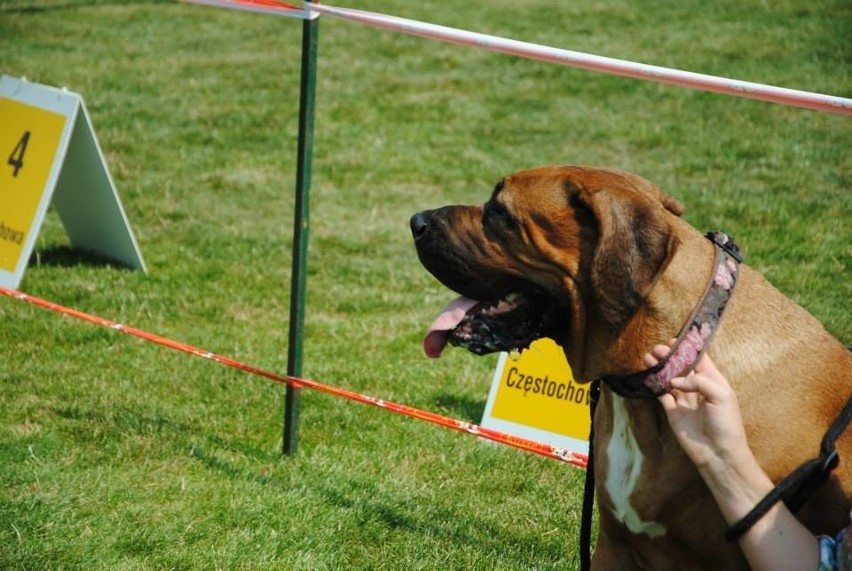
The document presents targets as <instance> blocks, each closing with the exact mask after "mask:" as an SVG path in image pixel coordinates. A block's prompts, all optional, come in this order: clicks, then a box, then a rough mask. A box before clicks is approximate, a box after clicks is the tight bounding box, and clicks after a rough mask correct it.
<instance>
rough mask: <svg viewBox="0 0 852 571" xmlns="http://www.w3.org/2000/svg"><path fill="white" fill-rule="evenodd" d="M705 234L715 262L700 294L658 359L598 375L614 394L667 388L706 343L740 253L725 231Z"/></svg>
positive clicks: (649, 393)
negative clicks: (618, 372)
mask: <svg viewBox="0 0 852 571" xmlns="http://www.w3.org/2000/svg"><path fill="white" fill-rule="evenodd" d="M706 237H707V239H708V240H710V241H711V242H713V245H714V246H715V252H716V263H715V267H714V270H713V275H712V276H710V280H709V282H708V284H707V288H706V289H705V290H704V295H703V296H701V300H700V301H699V302H698V305H697V306H696V308H695V309H694V310H693V311H692V315H691V316H690V318H689V319H688V320H687V322H686V325H685V326H684V327H683V329H682V330H681V332H680V335H678V338H677V341H675V343H674V345H673V346H672V350H671V352H670V353H669V354H668V356H666V357H665V358H664V359H663V360H662V361H660V362H659V363H657V364H656V365H654V366H653V367H650V368H648V369H645V370H644V371H639V372H637V373H631V374H629V375H604V376H602V377H600V378H599V379H598V380H599V381H601V382H603V383H604V384H605V385H606V386H607V387H608V388H609V389H610V390H611V391H613V392H614V393H616V394H617V395H620V396H622V397H625V398H655V397H657V396H659V395H661V394H664V393H667V392H669V390H670V382H671V380H672V379H673V378H674V377H681V376H684V375H687V374H689V372H690V371H692V369H693V368H694V367H695V364H696V363H697V362H698V360H699V359H700V358H701V355H703V354H704V351H706V350H707V347H709V346H710V341H711V339H712V338H713V334H714V333H716V329H718V327H719V322H720V321H721V319H722V314H723V313H724V311H725V307H726V306H727V304H728V300H730V299H731V295H732V294H733V293H734V286H735V285H736V283H737V278H738V275H739V264H740V262H742V255H741V254H740V250H739V248H738V247H737V245H736V244H734V241H733V239H732V238H730V237H729V236H727V235H726V234H723V233H722V232H719V231H716V232H708V233H707V234H706Z"/></svg>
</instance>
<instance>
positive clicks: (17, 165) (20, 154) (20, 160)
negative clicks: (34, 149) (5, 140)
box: [8, 131, 30, 176]
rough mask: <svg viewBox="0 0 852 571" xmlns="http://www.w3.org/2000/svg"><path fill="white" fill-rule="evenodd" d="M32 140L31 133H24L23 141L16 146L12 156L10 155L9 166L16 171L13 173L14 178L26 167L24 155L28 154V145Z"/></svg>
mask: <svg viewBox="0 0 852 571" xmlns="http://www.w3.org/2000/svg"><path fill="white" fill-rule="evenodd" d="M29 140H30V132H29V131H24V134H23V136H22V137H21V140H20V141H18V144H17V145H15V149H14V150H13V151H12V154H11V155H9V161H8V162H9V164H10V165H12V167H13V168H14V169H15V170H13V171H12V176H18V171H19V170H21V168H23V166H24V153H26V152H27V143H28V142H29Z"/></svg>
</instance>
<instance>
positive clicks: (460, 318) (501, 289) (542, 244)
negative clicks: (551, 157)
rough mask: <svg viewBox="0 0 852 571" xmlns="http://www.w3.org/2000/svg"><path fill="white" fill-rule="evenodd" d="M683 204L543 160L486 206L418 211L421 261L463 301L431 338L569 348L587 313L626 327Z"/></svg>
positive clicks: (474, 344) (615, 175)
mask: <svg viewBox="0 0 852 571" xmlns="http://www.w3.org/2000/svg"><path fill="white" fill-rule="evenodd" d="M682 211H683V207H682V206H681V205H680V203H678V202H677V201H676V200H675V199H673V198H671V197H669V196H666V195H665V194H663V193H662V192H661V191H660V190H659V189H658V188H657V187H656V186H655V185H653V184H651V183H650V182H648V181H646V180H645V179H643V178H641V177H639V176H636V175H633V174H630V173H627V172H622V171H617V170H609V169H596V168H588V167H573V166H571V167H542V168H538V169H533V170H528V171H523V172H519V173H516V174H513V175H510V176H507V177H505V178H503V179H502V180H501V181H500V182H498V183H497V185H496V187H495V188H494V191H493V192H492V194H491V198H490V199H489V200H488V201H487V202H485V203H484V204H482V205H479V206H444V207H442V208H438V209H435V210H425V211H423V212H419V213H417V214H415V215H414V216H413V217H412V218H411V231H412V234H413V235H414V240H415V244H416V247H417V254H418V256H419V258H420V261H421V262H422V263H423V265H424V266H425V267H426V269H427V270H429V272H430V273H432V275H434V276H435V277H436V278H437V279H438V280H439V281H441V283H443V284H444V285H446V286H447V287H448V288H450V289H452V290H454V291H455V292H457V293H458V294H460V295H461V296H462V297H461V298H459V299H458V300H456V301H455V302H453V303H452V304H450V305H449V306H448V307H447V309H446V310H445V312H444V313H442V314H441V316H440V317H439V318H438V319H437V320H436V321H435V323H434V324H433V326H432V328H431V329H430V331H429V333H428V334H427V336H426V339H425V340H424V349H425V351H426V353H427V354H428V355H429V356H432V357H437V356H439V355H440V353H441V351H442V350H443V348H444V346H445V345H446V343H447V342H448V341H449V342H450V343H452V344H454V345H459V346H463V347H467V348H468V349H470V350H471V351H473V352H475V353H477V354H485V353H490V352H493V351H503V350H510V349H515V348H517V349H521V348H524V347H526V346H528V345H529V343H531V342H532V341H534V340H535V339H537V338H539V337H545V336H546V337H551V338H553V339H554V340H556V341H557V342H558V343H560V344H561V345H562V346H563V347H567V346H568V344H569V343H570V341H571V339H572V337H577V336H580V335H582V333H583V329H584V327H585V326H586V324H587V323H588V321H589V320H596V321H597V322H600V323H604V324H607V325H608V326H611V327H618V326H619V325H620V324H623V323H624V322H625V320H626V319H628V318H629V317H630V316H631V315H632V314H633V313H634V312H635V311H636V310H637V308H638V307H639V306H640V305H641V304H642V302H643V300H644V299H645V296H646V295H647V294H648V292H649V291H650V288H651V285H652V284H653V282H654V279H655V277H656V276H657V275H658V274H659V272H660V271H661V270H662V269H663V267H664V266H665V263H666V260H667V259H668V257H669V252H670V249H671V247H672V244H671V241H672V238H671V236H672V232H671V230H670V219H671V216H672V215H677V216H679V215H680V214H681V213H682Z"/></svg>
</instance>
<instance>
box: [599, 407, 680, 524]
mask: <svg viewBox="0 0 852 571" xmlns="http://www.w3.org/2000/svg"><path fill="white" fill-rule="evenodd" d="M606 459H607V472H606V480H605V482H604V486H605V487H606V491H607V494H609V497H610V500H611V501H612V506H613V512H614V513H613V515H614V516H615V517H616V518H618V519H619V520H620V521H621V522H622V523H624V525H626V526H627V528H628V529H629V530H630V531H631V532H633V533H645V534H647V535H648V536H649V537H652V538H654V537H661V536H663V535H665V533H666V528H665V527H664V526H663V525H662V524H660V523H657V522H654V521H643V520H642V518H641V517H640V515H639V513H638V512H637V511H636V509H635V508H634V507H633V505H631V503H630V497H631V496H632V495H633V492H634V490H635V489H636V484H637V482H638V481H639V476H640V474H641V473H642V463H643V462H644V457H643V455H642V451H641V450H640V448H639V445H638V443H637V442H636V437H635V436H634V435H633V432H632V431H631V430H630V422H629V418H628V414H627V409H626V408H625V406H624V400H623V399H622V398H621V397H619V396H616V395H612V436H611V437H610V439H609V443H608V444H607V447H606Z"/></svg>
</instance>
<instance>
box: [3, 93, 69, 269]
mask: <svg viewBox="0 0 852 571" xmlns="http://www.w3.org/2000/svg"><path fill="white" fill-rule="evenodd" d="M0 117H2V118H3V128H2V129H0V158H2V159H3V164H2V165H0V268H2V269H4V270H6V271H9V272H14V271H15V268H16V266H17V264H18V260H19V259H20V257H21V252H22V251H23V249H24V245H25V244H26V239H27V237H28V236H29V234H30V232H31V231H32V230H33V226H34V225H35V223H36V213H37V211H38V207H39V203H40V202H41V198H42V194H43V192H44V188H45V185H46V184H47V178H48V175H49V174H50V171H51V167H52V166H53V161H54V157H55V156H56V150H57V149H58V148H59V142H60V140H61V138H62V131H63V129H64V128H65V120H66V118H65V116H63V115H59V114H57V113H52V112H50V111H45V110H44V109H40V108H38V107H33V106H32V105H27V104H26V103H20V102H18V101H13V100H11V99H8V98H5V97H0Z"/></svg>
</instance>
